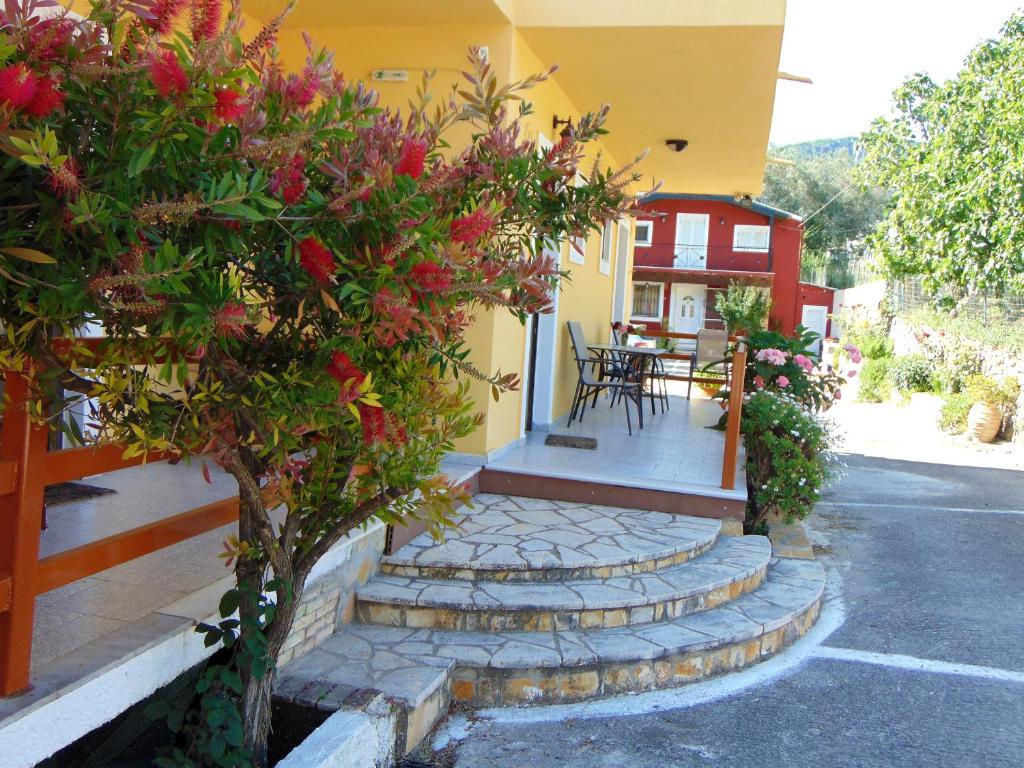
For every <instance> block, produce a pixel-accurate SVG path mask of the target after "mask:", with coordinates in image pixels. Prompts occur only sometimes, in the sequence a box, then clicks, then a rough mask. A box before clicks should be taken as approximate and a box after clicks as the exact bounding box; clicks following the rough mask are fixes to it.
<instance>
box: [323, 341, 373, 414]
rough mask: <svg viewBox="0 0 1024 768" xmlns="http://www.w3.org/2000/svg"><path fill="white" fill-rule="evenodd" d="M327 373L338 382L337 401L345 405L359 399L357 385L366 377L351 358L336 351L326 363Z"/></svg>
mask: <svg viewBox="0 0 1024 768" xmlns="http://www.w3.org/2000/svg"><path fill="white" fill-rule="evenodd" d="M326 370H327V373H328V375H329V376H331V377H332V378H333V379H334V380H335V381H337V382H338V387H339V392H338V403H339V404H340V405H345V404H347V403H352V402H355V401H356V400H358V399H359V394H360V393H359V385H360V384H362V383H363V381H365V379H366V374H365V373H363V372H362V371H361V370H359V368H358V366H356V364H355V363H353V362H352V358H350V357H349V356H348V355H346V354H345V353H344V352H341V351H338V352H335V353H334V354H333V355H332V356H331V362H330V363H328V365H327V369H326Z"/></svg>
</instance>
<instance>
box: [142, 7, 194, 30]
mask: <svg viewBox="0 0 1024 768" xmlns="http://www.w3.org/2000/svg"><path fill="white" fill-rule="evenodd" d="M186 2H187V0H156V3H154V4H153V15H152V17H151V18H149V19H146V23H147V24H148V25H149V27H150V29H152V30H153V31H154V32H156V33H157V34H158V35H166V34H167V33H168V32H170V31H171V28H172V27H173V26H174V22H175V21H176V20H177V18H178V17H179V16H181V12H182V11H184V10H185V4H186Z"/></svg>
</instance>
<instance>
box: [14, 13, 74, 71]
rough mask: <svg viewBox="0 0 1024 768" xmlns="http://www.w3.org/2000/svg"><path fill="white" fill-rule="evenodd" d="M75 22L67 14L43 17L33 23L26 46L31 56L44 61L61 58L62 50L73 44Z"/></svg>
mask: <svg viewBox="0 0 1024 768" xmlns="http://www.w3.org/2000/svg"><path fill="white" fill-rule="evenodd" d="M74 32H75V22H74V21H72V20H71V19H69V18H68V17H67V16H57V17H54V18H50V19H43V20H42V21H40V22H39V23H38V24H34V25H32V27H31V28H30V29H29V33H28V45H27V46H26V49H27V52H28V54H29V57H30V58H32V59H39V60H42V61H53V60H54V59H58V58H60V55H61V53H62V51H63V50H64V49H65V48H67V47H68V46H69V45H71V38H72V36H73V35H74Z"/></svg>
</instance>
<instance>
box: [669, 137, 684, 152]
mask: <svg viewBox="0 0 1024 768" xmlns="http://www.w3.org/2000/svg"><path fill="white" fill-rule="evenodd" d="M689 145H690V142H688V141H687V140H686V139H665V146H667V147H670V148H671V149H672V151H673V152H682V151H683V150H684V149H686V148H687V147H688V146H689Z"/></svg>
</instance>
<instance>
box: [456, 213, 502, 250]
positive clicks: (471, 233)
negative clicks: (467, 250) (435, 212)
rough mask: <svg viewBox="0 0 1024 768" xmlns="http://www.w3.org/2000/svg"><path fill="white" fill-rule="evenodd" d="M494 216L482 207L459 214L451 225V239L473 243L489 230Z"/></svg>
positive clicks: (457, 241) (492, 224)
mask: <svg viewBox="0 0 1024 768" xmlns="http://www.w3.org/2000/svg"><path fill="white" fill-rule="evenodd" d="M494 223H495V222H494V217H493V216H491V214H489V213H488V212H487V211H486V210H484V209H483V208H477V209H476V210H475V211H473V213H470V214H468V215H466V216H460V217H459V218H457V219H455V221H453V222H452V225H451V235H452V240H454V241H455V242H456V243H473V242H476V241H477V240H479V239H480V238H481V237H483V236H484V235H486V234H487V233H488V232H490V231H491V228H492V227H493V226H494Z"/></svg>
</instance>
